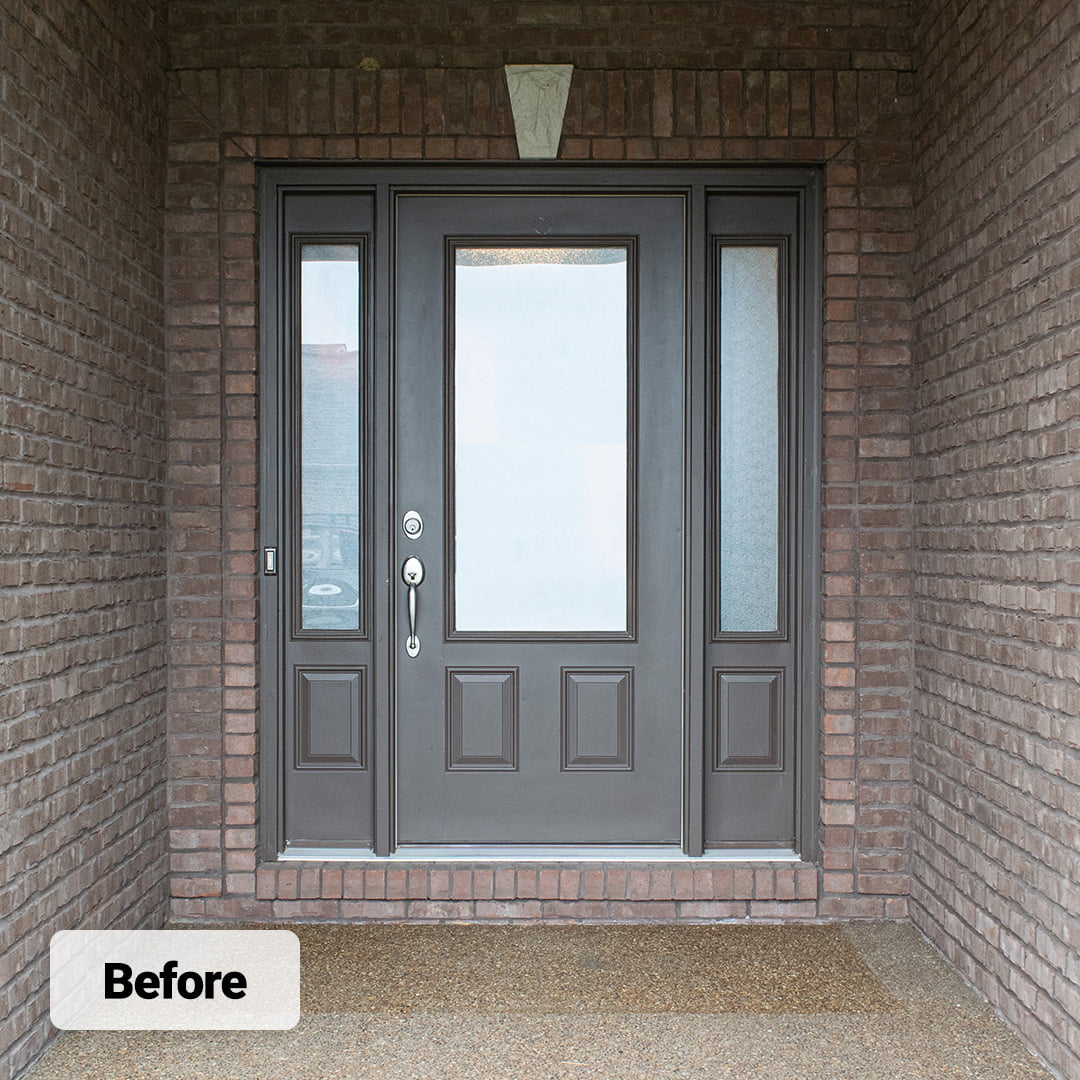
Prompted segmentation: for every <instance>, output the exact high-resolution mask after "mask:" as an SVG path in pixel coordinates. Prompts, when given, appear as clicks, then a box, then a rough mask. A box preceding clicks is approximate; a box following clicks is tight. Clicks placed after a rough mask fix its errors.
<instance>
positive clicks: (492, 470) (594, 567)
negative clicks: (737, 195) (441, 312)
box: [452, 246, 628, 632]
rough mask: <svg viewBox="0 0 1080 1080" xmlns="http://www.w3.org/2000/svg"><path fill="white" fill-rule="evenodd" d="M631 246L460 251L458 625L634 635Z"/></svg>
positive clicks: (456, 338) (456, 419) (457, 327)
mask: <svg viewBox="0 0 1080 1080" xmlns="http://www.w3.org/2000/svg"><path fill="white" fill-rule="evenodd" d="M627 263H628V253H627V249H626V248H625V247H609V248H602V247H584V246H578V247H553V248H541V247H526V246H520V247H459V248H457V249H456V254H455V266H454V377H453V383H454V386H453V393H454V454H453V466H454V476H453V478H452V490H453V494H454V529H455V536H454V601H455V603H454V607H455V612H454V627H455V629H457V630H461V631H511V632H513V631H519V632H530V631H532V632H544V631H548V632H550V631H625V630H626V629H627V430H628V415H627V388H628V383H627V369H628V349H627V290H628V274H627Z"/></svg>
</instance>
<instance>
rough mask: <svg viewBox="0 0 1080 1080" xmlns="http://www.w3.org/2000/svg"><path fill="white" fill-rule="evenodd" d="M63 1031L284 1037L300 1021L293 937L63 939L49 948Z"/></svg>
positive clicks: (247, 933) (91, 933) (164, 934)
mask: <svg viewBox="0 0 1080 1080" xmlns="http://www.w3.org/2000/svg"><path fill="white" fill-rule="evenodd" d="M49 978H50V987H49V996H50V1010H49V1011H50V1014H51V1016H52V1022H53V1023H54V1024H55V1025H56V1026H57V1027H58V1028H65V1029H68V1030H90V1031H184V1030H200V1031H230V1030H231V1031H240V1030H253V1031H272V1030H276V1031H282V1030H285V1029H287V1028H291V1027H295V1026H296V1023H297V1022H298V1021H299V1019H300V940H299V938H297V936H296V935H295V934H294V933H293V932H292V931H291V930H62V931H61V932H60V933H58V934H54V935H53V939H52V942H51V945H50V948H49Z"/></svg>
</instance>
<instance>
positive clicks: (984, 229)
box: [912, 0, 1080, 1076]
mask: <svg viewBox="0 0 1080 1080" xmlns="http://www.w3.org/2000/svg"><path fill="white" fill-rule="evenodd" d="M923 7H924V11H923V13H922V16H921V19H920V25H919V29H918V47H917V67H918V70H919V72H920V77H919V94H918V99H917V100H918V107H917V112H916V154H915V160H916V218H917V223H918V225H917V231H916V253H917V257H916V275H915V280H916V290H917V292H916V295H917V328H918V330H917V333H918V348H917V353H916V356H917V363H916V368H915V372H916V386H917V412H916V424H917V431H916V442H915V450H916V457H915V469H916V476H917V482H916V502H917V510H916V513H917V517H916V543H917V549H918V555H917V562H916V567H915V588H916V677H917V694H916V699H915V706H916V711H915V719H916V724H917V739H916V815H915V822H916V829H915V841H914V860H913V882H912V899H913V911H914V918H915V921H916V923H917V924H918V925H919V926H920V927H921V928H922V929H923V930H924V932H925V933H927V935H928V936H929V937H930V938H931V940H932V941H934V943H935V944H937V945H938V946H939V947H940V948H941V949H942V951H943V952H944V953H945V954H946V955H947V956H948V957H949V959H950V960H951V961H952V962H953V963H954V964H955V965H956V966H957V967H958V968H959V969H960V971H961V972H962V973H963V974H964V975H965V976H966V977H967V978H968V979H969V980H970V981H971V982H972V983H974V984H975V985H976V986H977V987H978V988H979V989H980V990H981V991H982V992H983V993H985V994H986V996H987V997H988V998H989V999H990V1000H991V1001H992V1002H993V1004H994V1005H995V1006H997V1008H998V1009H1000V1010H1001V1012H1002V1013H1003V1014H1004V1015H1005V1016H1006V1017H1007V1018H1008V1019H1009V1020H1010V1021H1011V1022H1012V1023H1013V1024H1014V1025H1015V1026H1016V1027H1018V1028H1019V1029H1020V1031H1021V1032H1022V1033H1023V1035H1024V1037H1025V1038H1026V1039H1027V1041H1028V1043H1029V1045H1031V1046H1032V1047H1034V1048H1035V1049H1036V1050H1037V1051H1038V1052H1039V1053H1041V1054H1042V1055H1043V1056H1044V1057H1045V1059H1046V1060H1047V1061H1049V1062H1050V1063H1051V1064H1052V1065H1053V1066H1054V1067H1056V1068H1057V1069H1058V1070H1059V1071H1060V1073H1061V1075H1062V1076H1080V1025H1078V1021H1077V1018H1078V1017H1080V920H1078V912H1080V875H1078V872H1077V865H1078V863H1077V858H1078V856H1077V851H1078V848H1080V722H1078V721H1077V716H1078V715H1080V665H1078V662H1077V650H1078V648H1080V619H1078V616H1080V560H1078V558H1077V544H1078V537H1080V525H1078V518H1080V497H1078V494H1077V493H1078V491H1080V424H1078V423H1077V419H1078V417H1080V360H1078V355H1080V195H1078V192H1080V129H1078V126H1077V107H1076V102H1077V92H1078V89H1080V61H1078V56H1080V52H1078V48H1077V43H1078V42H1080V7H1078V6H1077V5H1076V3H1075V2H1072V0H1031V2H1029V3H1025V4H1022V5H1016V4H1010V3H1004V2H998V0H968V2H963V3H961V2H958V0H934V2H932V3H928V4H925V5H923Z"/></svg>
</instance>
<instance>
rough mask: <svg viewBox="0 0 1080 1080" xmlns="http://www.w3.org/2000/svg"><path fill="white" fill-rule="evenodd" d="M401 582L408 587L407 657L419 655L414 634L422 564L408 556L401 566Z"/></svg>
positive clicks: (417, 638) (418, 646) (412, 556)
mask: <svg viewBox="0 0 1080 1080" xmlns="http://www.w3.org/2000/svg"><path fill="white" fill-rule="evenodd" d="M401 580H402V581H404V582H405V584H406V585H407V586H408V587H409V596H408V605H409V636H408V637H407V638H406V639H405V652H406V653H407V654H408V655H409V656H418V655H419V654H420V638H419V637H417V634H416V590H417V589H418V588H419V586H420V583H421V582H422V581H423V580H424V564H423V563H422V562H421V561H420V560H419V559H418V558H417V557H416V556H415V555H410V556H409V557H408V558H407V559H406V560H405V562H404V563H402V566H401Z"/></svg>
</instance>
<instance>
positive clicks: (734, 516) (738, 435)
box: [719, 246, 780, 633]
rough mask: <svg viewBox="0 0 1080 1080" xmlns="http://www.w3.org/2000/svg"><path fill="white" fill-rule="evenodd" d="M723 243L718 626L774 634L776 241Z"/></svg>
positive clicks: (777, 415)
mask: <svg viewBox="0 0 1080 1080" xmlns="http://www.w3.org/2000/svg"><path fill="white" fill-rule="evenodd" d="M720 250H721V253H720V477H719V482H720V500H719V501H720V630H721V631H723V632H727V633H762V632H775V631H776V630H777V629H778V628H779V627H778V609H779V524H780V516H779V515H780V441H779V440H780V426H779V418H780V302H779V293H778V281H779V278H778V269H779V249H778V248H776V247H765V246H761V247H726V246H725V247H722V248H721V249H720Z"/></svg>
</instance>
